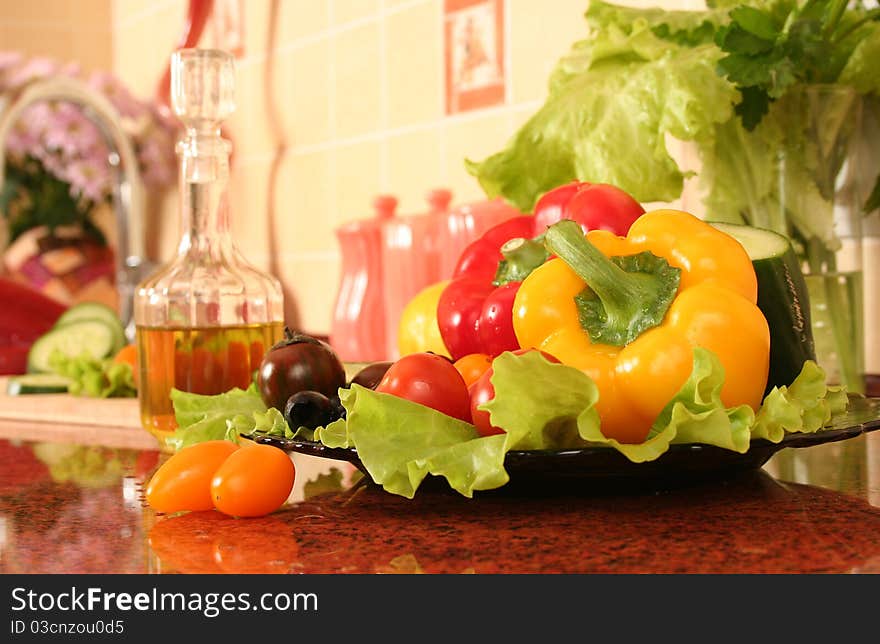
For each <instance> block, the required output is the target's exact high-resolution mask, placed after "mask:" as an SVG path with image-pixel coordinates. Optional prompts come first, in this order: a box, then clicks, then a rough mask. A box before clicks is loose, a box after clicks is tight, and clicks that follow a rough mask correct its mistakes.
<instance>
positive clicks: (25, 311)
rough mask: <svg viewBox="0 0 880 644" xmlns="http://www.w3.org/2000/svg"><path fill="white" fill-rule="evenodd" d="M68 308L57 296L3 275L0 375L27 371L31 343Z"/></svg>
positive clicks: (0, 312) (1, 283) (0, 280)
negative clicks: (49, 294)
mask: <svg viewBox="0 0 880 644" xmlns="http://www.w3.org/2000/svg"><path fill="white" fill-rule="evenodd" d="M66 310H67V307H66V306H65V305H64V304H62V303H60V302H58V301H57V300H53V299H52V298H50V297H47V296H46V295H43V294H42V293H40V292H38V291H36V290H34V289H32V288H30V287H28V286H25V285H23V284H19V283H18V282H15V281H13V280H11V279H9V278H6V277H0V375H12V374H20V373H24V372H25V371H26V370H27V354H28V351H29V350H30V347H31V344H33V342H34V340H36V339H37V338H38V337H40V336H41V335H43V334H44V333H45V332H46V331H48V330H49V329H51V328H52V326H53V325H54V324H55V322H56V321H57V320H58V318H59V317H60V316H61V314H62V313H64V311H66Z"/></svg>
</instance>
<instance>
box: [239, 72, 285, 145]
mask: <svg viewBox="0 0 880 644" xmlns="http://www.w3.org/2000/svg"><path fill="white" fill-rule="evenodd" d="M265 70H266V66H265V63H264V62H263V61H256V62H253V63H251V62H247V63H239V64H238V65H237V66H236V86H235V100H236V110H235V113H234V114H233V115H232V118H230V119H229V130H230V134H231V136H232V142H233V145H234V152H235V154H236V155H237V156H239V157H241V158H243V159H251V158H252V157H255V156H257V157H260V156H262V157H265V156H267V155H270V154H271V153H272V151H273V150H274V148H275V145H276V144H277V142H278V141H279V140H280V134H279V132H277V131H276V129H275V127H274V125H273V121H272V119H271V118H270V116H269V112H268V100H269V96H268V95H267V94H268V82H267V79H266V77H265Z"/></svg>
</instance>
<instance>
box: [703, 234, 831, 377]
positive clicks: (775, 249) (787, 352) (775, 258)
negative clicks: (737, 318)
mask: <svg viewBox="0 0 880 644" xmlns="http://www.w3.org/2000/svg"><path fill="white" fill-rule="evenodd" d="M711 223H712V225H713V226H714V227H715V228H717V229H718V230H720V231H722V232H725V233H727V234H728V235H730V236H731V237H733V238H734V239H736V240H737V241H738V242H739V243H740V244H742V246H743V248H745V249H746V252H747V253H748V254H749V258H750V259H751V260H752V266H754V268H755V275H756V276H757V278H758V307H759V308H760V309H761V312H762V313H763V314H764V317H765V318H767V324H768V325H769V327H770V373H769V377H768V379H767V392H769V391H770V390H771V389H773V387H778V386H779V387H781V386H783V385H785V386H787V385H790V384H791V383H792V381H793V380H794V379H795V378H796V377H797V375H798V374H799V373H800V372H801V369H802V368H803V366H804V362H805V361H806V360H815V359H816V347H815V345H814V343H813V328H812V326H811V322H810V300H809V296H808V294H807V283H806V280H804V274H803V272H802V271H801V264H800V261H798V258H797V255H796V254H795V252H794V248H793V247H792V245H791V241H790V240H789V239H788V238H787V237H786V236H785V235H781V234H779V233H776V232H773V231H771V230H765V229H763V228H755V227H753V226H746V225H742V224H729V223H718V222H711Z"/></svg>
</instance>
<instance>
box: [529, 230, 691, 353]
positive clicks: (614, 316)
mask: <svg viewBox="0 0 880 644" xmlns="http://www.w3.org/2000/svg"><path fill="white" fill-rule="evenodd" d="M544 243H545V244H546V246H547V248H548V249H549V250H550V252H552V253H554V254H556V255H557V256H558V257H559V258H560V259H561V260H562V261H564V262H565V263H566V264H567V265H568V266H569V268H571V269H572V270H573V271H574V272H575V273H576V274H577V276H578V277H580V278H581V279H582V280H584V283H585V284H586V286H587V288H585V289H584V290H583V291H581V293H579V294H578V295H577V296H576V297H575V302H576V303H577V307H578V317H579V319H580V323H581V326H582V327H583V328H584V331H586V332H587V333H588V334H589V336H590V340H592V342H594V343H597V344H598V343H601V344H610V345H614V346H624V345H627V344H629V343H630V342H632V341H633V340H635V339H636V338H637V337H638V336H639V335H641V334H642V333H643V332H644V331H646V330H647V329H649V328H651V327H654V326H657V325H659V324H660V323H661V322H662V321H663V317H664V316H665V315H666V311H667V310H668V309H669V305H670V304H671V303H672V300H673V299H675V294H676V292H677V291H678V284H679V280H680V275H681V271H680V270H679V269H678V268H675V267H672V266H670V265H669V263H668V262H667V261H666V260H665V259H663V258H661V257H657V256H656V255H654V254H653V253H651V252H648V251H645V252H643V253H639V254H638V255H628V256H624V257H611V258H609V257H606V256H605V255H603V254H602V252H601V251H599V250H598V249H597V248H596V247H595V246H593V244H591V243H590V242H589V241H588V240H587V238H586V237H585V236H584V233H583V231H582V230H581V227H580V224H578V223H576V222H574V221H569V220H563V221H560V222H558V223H556V224H553V225H552V226H550V227H549V228H548V229H547V233H546V237H545V239H544Z"/></svg>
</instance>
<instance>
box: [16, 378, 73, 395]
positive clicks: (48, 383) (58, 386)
mask: <svg viewBox="0 0 880 644" xmlns="http://www.w3.org/2000/svg"><path fill="white" fill-rule="evenodd" d="M69 387H70V379H69V378H65V377H64V376H58V375H55V374H54V373H28V374H24V375H21V376H12V377H11V378H10V379H9V380H8V382H7V383H6V393H7V394H9V395H10V396H21V395H24V394H66V393H67V390H68V388H69Z"/></svg>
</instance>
